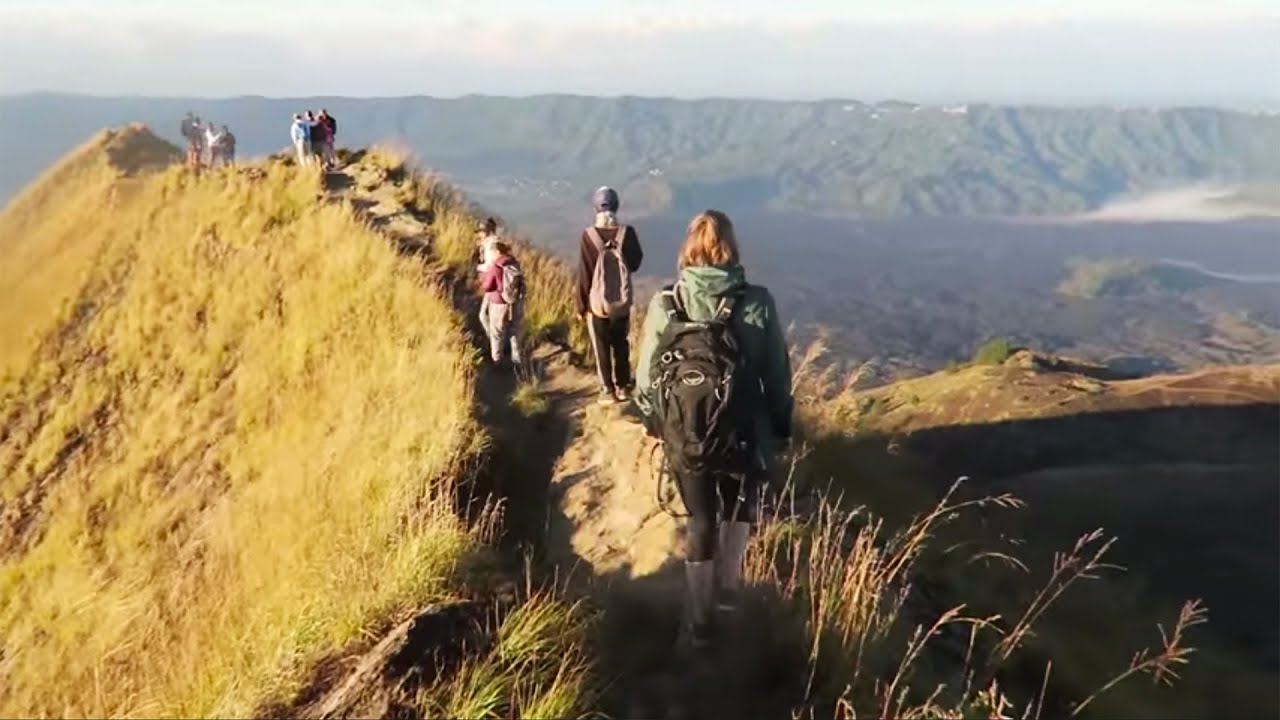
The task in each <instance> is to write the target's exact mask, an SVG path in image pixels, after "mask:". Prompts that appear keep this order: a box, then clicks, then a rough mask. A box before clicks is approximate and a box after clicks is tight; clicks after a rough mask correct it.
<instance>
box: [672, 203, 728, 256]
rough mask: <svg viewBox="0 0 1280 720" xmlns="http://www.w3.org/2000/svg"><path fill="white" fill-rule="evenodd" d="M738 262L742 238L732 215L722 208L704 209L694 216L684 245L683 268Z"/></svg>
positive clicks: (681, 250) (682, 249) (681, 252)
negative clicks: (738, 233) (723, 211)
mask: <svg viewBox="0 0 1280 720" xmlns="http://www.w3.org/2000/svg"><path fill="white" fill-rule="evenodd" d="M738 262H739V256H738V238H737V236H735V235H734V233H733V222H732V221H731V220H729V216H728V215H725V214H724V213H722V212H720V211H719V210H704V211H703V212H700V213H698V214H697V215H696V216H694V218H693V220H692V221H690V222H689V231H688V233H687V234H686V236H685V240H684V247H683V248H681V249H680V260H679V267H680V269H681V270H683V269H685V268H687V267H697V266H700V265H733V264H736V263H738Z"/></svg>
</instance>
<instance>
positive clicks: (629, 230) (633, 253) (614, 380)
mask: <svg viewBox="0 0 1280 720" xmlns="http://www.w3.org/2000/svg"><path fill="white" fill-rule="evenodd" d="M592 204H593V206H594V208H595V211H596V219H595V223H594V224H593V225H592V227H589V228H587V229H586V230H583V232H582V237H581V238H579V246H580V252H579V262H578V314H579V315H581V316H582V317H583V319H584V320H585V321H586V323H587V332H588V334H589V335H590V337H591V349H592V351H593V353H594V355H595V360H596V372H597V374H598V376H599V378H600V404H601V405H612V404H613V403H615V402H626V401H628V400H629V399H630V398H631V388H632V379H631V343H630V341H629V340H628V338H627V332H628V331H629V330H630V328H631V315H630V312H629V311H627V312H623V313H618V312H614V313H612V314H611V315H610V316H607V317H605V316H601V315H600V314H599V313H598V312H593V311H592V302H591V296H592V283H593V282H594V281H595V278H596V264H597V262H598V261H599V259H600V252H601V250H602V249H603V247H604V246H605V245H607V246H609V247H611V248H614V249H616V251H617V253H618V255H620V256H621V258H622V264H624V265H625V266H626V270H627V273H634V272H636V271H637V270H639V269H640V263H641V261H642V260H643V259H644V251H643V250H642V249H641V248H640V236H639V235H638V234H637V233H636V229H635V228H634V227H631V226H628V225H619V224H618V205H619V202H618V193H617V192H616V191H614V189H613V188H610V187H607V186H606V187H601V188H600V189H598V190H596V192H595V195H594V197H593V198H592ZM627 288H628V289H627V292H628V293H629V292H630V285H629V282H628V285H627ZM628 300H629V297H628Z"/></svg>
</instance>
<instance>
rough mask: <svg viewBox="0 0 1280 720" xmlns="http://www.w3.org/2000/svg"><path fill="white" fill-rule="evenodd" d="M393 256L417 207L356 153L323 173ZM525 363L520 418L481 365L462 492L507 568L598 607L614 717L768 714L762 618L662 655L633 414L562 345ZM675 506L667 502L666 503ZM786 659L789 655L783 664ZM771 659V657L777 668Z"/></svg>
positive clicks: (767, 640)
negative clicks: (531, 392) (604, 393)
mask: <svg viewBox="0 0 1280 720" xmlns="http://www.w3.org/2000/svg"><path fill="white" fill-rule="evenodd" d="M325 187H326V191H327V193H328V195H329V196H330V197H333V198H335V199H341V200H344V201H347V202H350V203H351V205H352V206H353V207H355V208H356V209H357V210H359V211H360V212H362V213H363V214H364V215H365V216H366V217H367V218H368V220H369V221H370V223H371V224H373V225H374V226H375V227H377V228H379V229H381V230H382V231H383V232H384V233H385V234H386V235H387V236H388V237H389V239H391V240H393V241H394V242H395V243H396V244H397V245H398V247H399V249H400V251H401V252H402V253H405V254H415V255H422V256H425V257H429V256H430V253H431V221H432V218H431V217H430V215H429V213H424V212H421V211H419V210H417V209H415V208H413V207H407V206H405V205H404V204H403V202H402V201H401V200H400V199H399V196H398V194H397V187H396V181H394V179H390V178H388V177H387V174H386V172H385V170H384V169H383V168H380V167H378V166H376V165H373V164H366V163H363V162H361V161H360V156H357V157H356V159H355V161H354V162H353V163H352V164H350V165H348V166H347V167H345V168H343V169H342V170H340V171H337V172H332V173H329V174H328V175H327V176H326V179H325ZM451 285H452V287H453V294H454V298H453V299H454V303H455V306H456V307H457V308H458V311H459V312H460V313H462V314H463V316H464V319H465V322H466V326H467V329H468V331H469V333H470V334H471V336H472V339H473V341H474V342H475V343H476V345H477V347H481V346H482V342H483V333H482V331H481V329H480V327H479V322H478V319H477V312H478V309H479V299H478V298H477V297H476V296H475V295H476V294H475V293H474V292H473V291H471V289H470V288H469V287H468V282H467V281H466V280H465V279H462V278H454V279H453V280H452V282H451ZM532 356H533V372H534V374H535V376H536V377H537V379H538V382H539V384H540V387H541V392H542V393H543V395H544V397H545V399H546V400H547V402H548V409H547V411H546V412H544V413H542V414H540V415H537V416H535V417H526V416H525V415H523V414H521V412H520V411H519V410H517V409H516V408H515V407H513V406H512V404H511V402H510V399H511V397H512V394H513V393H514V392H515V390H516V388H517V380H516V378H515V376H514V374H513V373H512V372H511V371H509V370H498V369H496V368H495V367H494V366H492V365H490V364H487V363H486V364H484V365H483V366H482V368H481V371H480V373H479V375H478V381H477V401H478V404H479V407H478V412H477V414H478V417H479V419H480V420H481V422H482V423H483V425H484V426H485V428H486V431H487V432H488V433H489V434H490V436H491V438H492V446H491V450H490V453H489V463H488V465H487V466H486V467H485V468H482V469H481V471H480V472H479V473H478V477H477V480H476V482H477V487H476V488H475V492H474V493H473V495H474V496H475V497H476V498H483V497H486V496H489V495H492V496H493V497H496V498H499V499H500V500H501V501H502V503H503V504H504V521H505V522H504V527H505V534H504V538H503V545H504V547H505V548H506V549H507V550H508V553H507V554H508V558H509V560H510V561H511V563H512V565H513V567H514V566H516V565H517V564H519V563H521V562H523V561H524V560H525V558H528V557H532V558H533V559H534V563H533V566H534V572H535V573H536V574H537V575H539V576H541V577H543V578H545V579H548V580H552V581H555V582H557V583H558V584H560V585H561V586H562V587H564V588H565V589H566V591H567V592H568V593H569V594H570V595H571V596H573V597H583V598H589V599H590V600H591V601H592V604H593V606H594V607H597V608H600V609H602V612H601V614H600V618H599V621H598V622H597V625H596V633H595V638H594V644H595V647H594V648H593V650H594V651H595V653H596V656H597V659H598V661H599V664H600V670H601V672H602V674H603V675H604V677H605V679H606V681H608V682H609V687H608V689H607V692H606V695H605V697H604V699H603V707H602V708H601V709H602V710H603V711H604V712H606V713H608V714H609V715H610V716H613V717H662V718H682V717H730V716H742V715H743V714H744V713H745V714H747V715H750V716H761V714H762V713H763V715H764V716H770V717H772V716H776V714H777V712H779V711H785V709H786V707H787V704H786V700H785V698H786V697H787V696H790V695H791V692H790V690H791V686H793V685H794V682H793V681H794V680H795V678H794V675H795V673H794V667H795V666H794V664H792V663H793V661H794V660H795V659H796V658H795V654H794V650H793V649H791V650H792V651H789V652H788V651H780V650H781V648H779V646H778V642H779V641H778V639H777V637H775V636H774V633H773V630H772V629H770V628H769V627H755V628H739V629H738V631H736V632H734V633H733V639H732V640H731V641H729V642H726V643H724V645H723V646H722V647H721V648H720V649H719V652H718V657H717V658H716V659H714V660H712V661H711V662H709V663H702V665H704V667H700V668H693V669H690V668H680V667H678V666H677V664H676V663H675V662H674V661H673V657H672V653H671V650H672V646H673V641H674V638H675V635H676V629H677V618H678V617H679V603H680V598H681V589H682V587H683V567H682V550H681V547H682V542H683V523H682V521H680V520H678V519H677V518H676V517H674V516H673V515H672V514H671V513H670V512H668V511H667V510H664V509H663V508H662V506H661V504H660V503H659V500H658V496H657V489H658V488H657V479H656V476H655V474H654V467H653V462H654V459H653V457H652V456H651V452H650V450H651V445H650V444H649V441H647V440H646V438H645V436H644V432H643V430H642V428H641V425H640V422H639V418H638V416H637V415H636V414H635V411H634V410H633V409H631V408H629V407H623V406H616V405H615V406H600V405H598V404H597V403H596V397H597V392H596V389H597V388H596V380H595V378H594V377H593V376H591V375H590V374H588V373H585V372H583V371H582V370H580V369H578V368H576V367H574V366H573V365H572V364H571V363H570V362H569V360H568V354H567V352H566V351H565V350H563V349H561V348H556V347H553V346H543V347H540V348H535V349H534V350H533V353H532ZM671 505H672V509H673V510H675V511H677V512H678V511H680V510H682V507H681V505H680V503H679V500H678V499H676V500H674V502H672V503H671ZM784 659H789V660H790V661H791V662H788V661H787V660H784ZM780 662H781V664H779V663H780Z"/></svg>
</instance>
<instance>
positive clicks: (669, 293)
mask: <svg viewBox="0 0 1280 720" xmlns="http://www.w3.org/2000/svg"><path fill="white" fill-rule="evenodd" d="M658 297H660V298H662V300H661V302H662V311H663V312H665V313H666V314H667V319H668V320H676V321H678V322H687V321H688V319H689V317H688V315H686V314H685V311H684V303H683V302H682V301H681V300H680V284H679V283H676V284H675V285H668V286H666V287H664V288H662V290H660V291H658Z"/></svg>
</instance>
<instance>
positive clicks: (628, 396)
mask: <svg viewBox="0 0 1280 720" xmlns="http://www.w3.org/2000/svg"><path fill="white" fill-rule="evenodd" d="M619 205H620V203H619V198H618V193H617V192H616V191H614V190H613V189H612V188H609V187H601V188H599V189H598V190H596V192H595V194H594V196H593V206H594V210H595V221H594V222H593V223H592V225H591V226H590V227H588V228H586V229H585V230H583V232H582V235H581V237H580V243H579V260H580V262H579V263H578V272H577V276H578V277H577V279H578V283H577V285H578V288H577V309H578V312H579V314H580V315H581V317H582V319H583V322H585V323H586V327H587V331H588V334H589V335H590V338H591V346H592V352H593V355H594V358H595V365H596V372H597V375H598V379H599V381H600V398H599V402H600V404H602V405H613V404H616V403H620V402H628V401H631V400H634V402H635V405H636V407H637V408H638V409H639V411H640V414H641V417H642V418H643V424H644V428H645V432H646V434H647V435H648V436H649V437H651V438H653V439H654V440H656V441H657V442H658V443H660V444H661V446H662V449H663V456H664V463H665V468H666V470H667V471H669V472H670V474H671V476H672V478H673V479H674V480H675V484H676V487H677V488H678V490H679V493H680V496H681V498H682V500H683V501H684V505H685V508H686V510H687V511H688V514H689V518H688V529H687V534H686V543H687V544H686V553H685V597H684V619H683V621H682V623H681V634H680V643H681V645H682V646H683V647H684V648H686V649H694V650H696V649H698V648H701V647H704V646H705V645H706V644H707V643H709V642H710V641H711V640H712V638H713V635H714V630H715V628H716V625H717V623H716V618H717V614H718V612H732V611H733V609H734V608H735V606H736V601H737V598H738V594H739V591H740V588H741V586H742V570H743V561H744V557H745V554H746V550H747V545H748V540H749V537H750V531H751V521H752V519H753V518H754V517H755V516H756V515H757V513H758V508H759V500H760V494H761V489H762V486H763V485H764V484H765V483H766V482H767V481H768V480H769V478H770V477H771V476H772V475H773V473H774V471H775V466H776V457H777V455H778V454H779V453H780V452H782V451H784V450H785V449H786V448H788V447H789V445H790V443H791V430H792V427H791V416H792V406H793V399H792V389H791V361H790V356H789V354H788V350H787V342H786V338H785V336H784V333H783V329H782V328H783V326H782V322H781V320H780V319H779V317H778V311H777V307H776V305H775V303H774V299H773V296H772V295H771V294H770V293H769V291H768V290H767V289H766V288H764V287H761V286H759V285H753V284H751V283H749V282H747V277H746V271H745V270H744V269H743V266H742V260H741V253H740V250H739V246H738V240H737V237H736V235H735V233H734V227H733V223H732V222H731V221H730V219H729V217H728V216H727V215H725V214H724V213H722V212H720V211H717V210H707V211H705V212H702V213H699V214H698V215H697V216H696V217H694V218H693V220H692V221H691V222H690V223H689V226H688V230H687V232H686V236H685V239H684V243H683V246H682V247H681V249H680V252H679V255H678V257H677V258H676V267H677V271H678V277H677V279H676V281H675V282H674V283H673V284H671V285H668V286H666V287H664V288H663V289H662V290H661V291H659V292H658V293H657V294H656V295H655V296H654V297H653V299H652V300H651V302H650V303H649V307H648V312H647V314H646V315H645V319H644V324H643V327H642V329H641V331H640V338H639V341H640V351H639V358H638V367H637V369H636V373H635V377H634V381H633V376H632V373H631V365H630V362H631V360H630V354H631V347H630V342H629V338H628V333H629V330H630V324H631V309H632V304H633V297H632V295H633V293H632V283H631V275H632V274H633V273H635V272H636V271H638V270H639V269H640V266H641V263H642V262H643V260H644V252H643V250H642V248H641V246H640V237H639V234H638V233H637V232H636V229H635V228H634V227H632V226H629V225H626V224H624V223H621V222H619V220H618V208H619ZM479 230H480V251H481V257H482V258H483V260H482V262H481V265H480V266H479V268H478V269H479V270H480V272H481V275H482V283H481V284H482V287H483V288H484V290H485V293H486V294H485V299H484V303H483V307H482V309H481V322H482V323H483V324H484V326H485V330H486V332H487V333H488V336H489V341H490V350H491V354H492V357H493V359H494V361H496V362H505V361H506V360H507V359H508V358H511V359H513V360H515V361H516V362H519V360H520V354H519V353H520V349H519V342H518V341H517V338H518V337H519V334H520V333H519V331H520V323H521V318H522V317H523V300H524V294H525V283H524V277H523V275H522V274H521V272H520V269H519V263H518V262H517V261H516V260H515V258H514V257H512V254H511V246H510V244H509V243H507V242H504V241H503V240H501V239H500V238H499V237H498V234H497V223H496V222H495V221H494V220H492V219H490V220H488V221H486V222H485V224H484V226H482V227H481V228H480V229H479Z"/></svg>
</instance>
